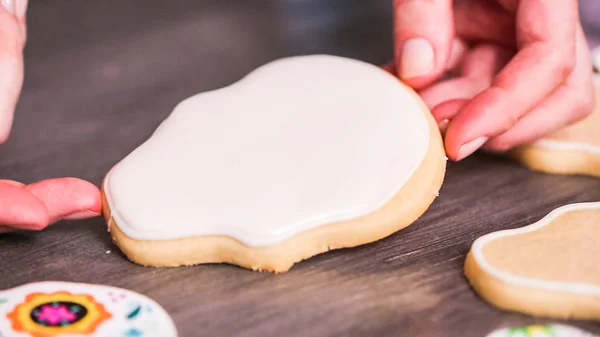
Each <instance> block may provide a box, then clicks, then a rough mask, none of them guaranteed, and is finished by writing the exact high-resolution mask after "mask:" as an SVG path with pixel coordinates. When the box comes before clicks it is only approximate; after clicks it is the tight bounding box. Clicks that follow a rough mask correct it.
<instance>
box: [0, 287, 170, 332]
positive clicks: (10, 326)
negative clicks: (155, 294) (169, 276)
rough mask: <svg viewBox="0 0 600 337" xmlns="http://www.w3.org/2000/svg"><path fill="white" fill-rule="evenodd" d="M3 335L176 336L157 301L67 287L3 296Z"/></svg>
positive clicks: (107, 290)
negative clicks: (7, 333)
mask: <svg viewBox="0 0 600 337" xmlns="http://www.w3.org/2000/svg"><path fill="white" fill-rule="evenodd" d="M0 298H1V299H2V300H4V301H3V302H2V303H1V304H0V332H2V333H5V332H9V331H10V334H9V335H6V334H0V336H11V337H13V336H14V337H54V336H68V337H79V336H92V337H100V336H102V337H104V336H110V337H119V336H126V337H141V336H144V337H176V336H177V331H176V329H175V326H174V325H173V322H172V320H171V318H170V317H169V316H168V314H167V313H166V312H165V311H164V309H162V308H161V307H160V306H159V305H158V304H157V303H156V302H154V301H152V300H150V299H149V298H147V297H145V296H142V295H140V294H137V293H134V292H131V291H129V290H124V289H118V288H112V287H107V286H100V285H91V284H83V283H68V282H41V283H31V284H26V285H23V286H20V287H17V288H13V289H9V290H4V291H1V292H0Z"/></svg>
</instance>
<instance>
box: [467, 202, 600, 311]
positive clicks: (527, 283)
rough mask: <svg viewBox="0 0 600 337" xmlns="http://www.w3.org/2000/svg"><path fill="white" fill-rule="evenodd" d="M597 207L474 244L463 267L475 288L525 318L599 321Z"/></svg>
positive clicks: (585, 206)
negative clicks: (532, 316) (542, 317)
mask: <svg viewBox="0 0 600 337" xmlns="http://www.w3.org/2000/svg"><path fill="white" fill-rule="evenodd" d="M599 219H600V203H582V204H573V205H568V206H563V207H560V208H558V209H556V210H554V211H553V212H551V213H550V214H548V215H547V216H546V217H544V218H543V219H541V220H540V221H538V222H536V223H534V224H532V225H529V226H526V227H523V228H519V229H512V230H504V231H499V232H495V233H491V234H488V235H485V236H483V237H481V238H479V239H477V240H476V241H475V242H474V244H473V246H472V248H471V251H470V252H469V254H468V255H467V259H466V262H465V274H466V276H467V278H468V279H469V281H470V283H471V285H472V286H473V288H474V289H475V290H476V291H477V292H478V293H479V294H480V295H481V296H482V297H483V298H484V299H486V300H487V301H489V302H490V303H492V304H493V305H495V306H497V307H499V308H501V309H505V310H512V311H518V312H521V313H525V314H530V315H536V316H546V317H555V318H577V319H593V320H600V263H599V261H600V260H599V258H600V243H599V242H600V220H599Z"/></svg>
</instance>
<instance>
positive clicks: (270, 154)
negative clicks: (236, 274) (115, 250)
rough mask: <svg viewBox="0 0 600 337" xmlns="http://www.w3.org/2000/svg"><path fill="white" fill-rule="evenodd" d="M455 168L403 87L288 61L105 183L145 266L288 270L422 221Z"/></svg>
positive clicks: (186, 123) (176, 119) (244, 82)
mask: <svg viewBox="0 0 600 337" xmlns="http://www.w3.org/2000/svg"><path fill="white" fill-rule="evenodd" d="M445 166H446V157H445V154H444V148H443V143H442V139H441V135H440V133H439V130H438V129H437V126H436V124H435V122H434V120H433V118H432V116H431V114H430V113H429V111H428V110H427V108H426V107H425V105H424V104H423V103H422V102H421V100H420V99H419V97H418V96H417V95H416V94H415V93H414V92H413V91H412V90H411V89H409V88H408V87H407V86H405V85H404V84H403V83H401V82H400V81H399V80H398V79H397V78H395V77H393V76H392V75H390V74H389V73H387V72H385V71H383V70H382V69H381V68H379V67H377V66H374V65H371V64H367V63H364V62H361V61H357V60H352V59H347V58H342V57H337V56H327V55H314V56H298V57H290V58H284V59H280V60H276V61H273V62H271V63H268V64H266V65H263V66H261V67H259V68H258V69H256V70H255V71H253V72H251V73H250V74H249V75H247V76H246V77H244V78H243V79H241V80H240V81H239V82H237V83H234V84H232V85H230V86H228V87H225V88H222V89H219V90H215V91H210V92H206V93H201V94H198V95H196V96H193V97H191V98H188V99H186V100H185V101H183V102H181V103H180V104H179V105H178V106H177V107H176V108H175V110H174V111H173V112H172V114H171V115H170V116H169V117H168V118H167V119H166V120H165V121H164V122H163V123H162V124H161V125H160V126H159V127H158V129H157V130H156V131H155V132H154V134H153V135H152V136H151V137H150V139H148V140H147V141H146V142H144V143H143V144H142V145H141V146H139V147H138V148H137V149H135V150H134V151H133V152H132V153H131V154H129V155H128V156H127V157H126V158H125V159H123V160H122V161H121V162H119V163H118V164H117V165H115V166H114V167H113V168H112V169H111V171H110V172H109V173H108V174H107V176H106V177H105V179H104V182H103V195H104V205H105V207H104V210H105V216H106V219H107V222H108V225H109V230H110V232H111V234H112V237H113V240H114V241H115V242H116V244H117V245H118V246H119V247H120V248H121V250H122V251H123V252H124V253H125V254H126V255H127V256H128V257H129V259H131V260H132V261H134V262H137V263H139V264H142V265H146V266H158V267H162V266H183V265H194V264H200V263H221V262H224V263H231V264H236V265H239V266H243V267H246V268H250V269H253V270H264V271H274V272H284V271H287V270H288V269H289V268H290V267H291V266H292V265H293V264H294V263H296V262H298V261H301V260H303V259H306V258H309V257H311V256H314V255H316V254H319V253H323V252H325V251H328V250H330V249H335V248H343V247H353V246H357V245H361V244H365V243H369V242H373V241H376V240H378V239H381V238H383V237H386V236H388V235H390V234H392V233H394V232H396V231H398V230H400V229H402V228H404V227H406V226H408V225H410V224H411V223H413V222H414V221H415V220H416V219H417V218H418V217H419V216H420V215H421V214H422V213H423V212H425V211H426V209H427V208H428V207H429V206H430V204H431V203H432V202H433V200H434V199H435V197H436V195H437V193H438V190H439V188H440V186H441V184H442V180H443V177H444V172H445Z"/></svg>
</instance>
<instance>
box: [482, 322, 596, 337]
mask: <svg viewBox="0 0 600 337" xmlns="http://www.w3.org/2000/svg"><path fill="white" fill-rule="evenodd" d="M487 337H598V336H596V335H592V334H591V333H589V332H586V331H583V330H581V329H578V328H574V327H571V326H567V325H562V324H548V325H529V326H523V327H518V328H505V329H498V330H496V331H494V332H492V333H491V334H489V335H487Z"/></svg>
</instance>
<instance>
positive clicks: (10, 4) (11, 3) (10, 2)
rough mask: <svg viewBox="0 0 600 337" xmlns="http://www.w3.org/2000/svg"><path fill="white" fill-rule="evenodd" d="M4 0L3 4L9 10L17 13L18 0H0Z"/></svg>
mask: <svg viewBox="0 0 600 337" xmlns="http://www.w3.org/2000/svg"><path fill="white" fill-rule="evenodd" d="M0 1H2V6H4V8H6V9H7V10H8V11H9V12H11V13H13V14H16V13H17V12H16V9H15V1H16V0H0Z"/></svg>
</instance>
